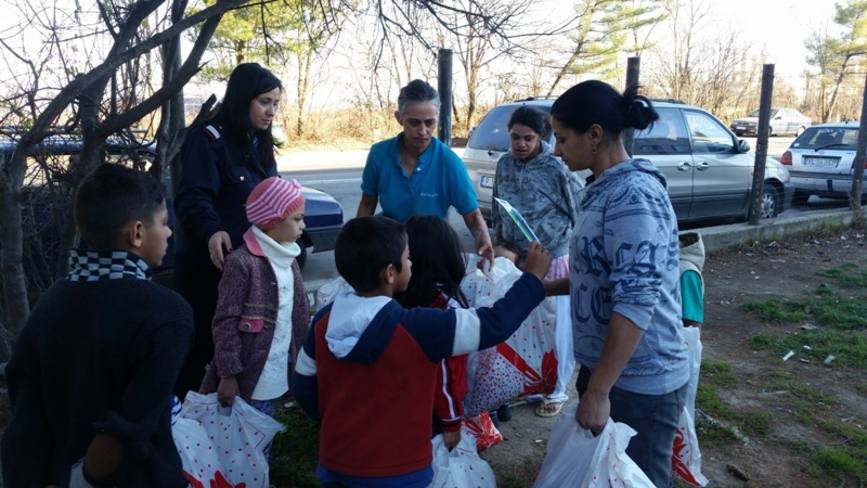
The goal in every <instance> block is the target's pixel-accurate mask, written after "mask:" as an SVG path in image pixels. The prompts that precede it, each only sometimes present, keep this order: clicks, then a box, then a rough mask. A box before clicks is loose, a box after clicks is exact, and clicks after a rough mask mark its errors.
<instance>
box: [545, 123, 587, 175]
mask: <svg viewBox="0 0 867 488" xmlns="http://www.w3.org/2000/svg"><path fill="white" fill-rule="evenodd" d="M551 128H553V129H554V138H555V140H556V141H557V142H556V145H555V146H554V154H555V155H557V156H560V159H562V160H563V162H564V163H565V164H566V166H567V167H568V168H569V169H570V170H571V171H579V170H582V169H587V168H590V167H592V166H593V162H594V158H595V155H594V153H593V141H592V139H591V132H592V130H591V129H592V127H591V129H588V130H587V131H585V132H584V133H579V132H578V131H576V130H575V129H572V128H570V127H566V126H565V125H563V124H561V123H560V121H559V120H557V119H556V118H554V117H551Z"/></svg>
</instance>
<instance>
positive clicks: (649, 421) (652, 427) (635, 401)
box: [576, 366, 687, 488]
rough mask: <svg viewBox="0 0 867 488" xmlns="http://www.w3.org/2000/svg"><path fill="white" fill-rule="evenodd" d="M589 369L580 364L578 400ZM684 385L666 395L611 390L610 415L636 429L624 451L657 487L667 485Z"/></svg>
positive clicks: (585, 383)
mask: <svg viewBox="0 0 867 488" xmlns="http://www.w3.org/2000/svg"><path fill="white" fill-rule="evenodd" d="M589 381H590V370H589V369H587V368H586V367H584V366H581V371H580V372H579V373H578V381H577V382H576V388H577V389H578V401H579V402H580V401H581V395H583V394H584V392H585V391H587V383H588V382H589ZM686 389H687V385H683V386H682V387H680V388H678V389H677V390H675V391H673V392H671V393H667V394H665V395H641V394H638V393H632V392H629V391H626V390H622V389H620V388H617V387H614V388H612V389H611V393H610V395H609V399H610V400H611V418H612V419H613V420H614V421H615V422H623V423H624V424H626V425H628V426H630V427H632V428H633V429H635V431H636V432H638V434H636V436H635V437H633V438H632V439H631V440H630V441H629V447H628V448H626V454H628V455H629V457H630V458H631V459H632V460H633V461H635V464H637V465H638V467H640V468H641V470H642V471H644V474H646V475H647V477H648V478H650V480H651V481H653V484H654V485H655V486H657V488H670V487H671V486H672V483H673V481H672V476H671V454H672V444H673V443H674V434H675V432H676V431H677V421H678V419H679V418H680V413H681V412H682V411H683V407H684V405H685V404H686Z"/></svg>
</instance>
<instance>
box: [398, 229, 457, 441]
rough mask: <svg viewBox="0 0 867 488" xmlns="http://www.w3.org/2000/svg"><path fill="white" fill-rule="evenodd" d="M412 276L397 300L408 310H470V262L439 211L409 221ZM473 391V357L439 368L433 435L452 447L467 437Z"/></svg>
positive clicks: (444, 363)
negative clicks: (466, 287)
mask: <svg viewBox="0 0 867 488" xmlns="http://www.w3.org/2000/svg"><path fill="white" fill-rule="evenodd" d="M406 234H407V237H408V238H409V255H410V257H411V258H412V278H410V280H409V285H408V286H407V288H406V291H404V292H403V293H401V294H399V295H396V296H395V299H397V301H398V302H400V304H401V305H403V306H404V307H406V308H415V307H430V308H441V309H445V310H447V309H450V308H469V307H468V305H467V299H466V297H464V295H463V293H461V280H462V279H463V278H464V274H465V271H466V263H465V262H464V257H463V253H462V252H461V242H460V240H458V235H457V234H456V233H455V231H454V229H452V228H451V226H450V225H449V224H448V222H446V221H445V220H443V219H441V218H439V217H437V216H435V215H424V216H416V217H412V218H410V219H409V220H407V221H406ZM466 395H467V355H466V354H461V355H460V356H453V357H450V358H447V359H443V360H442V361H441V362H440V364H439V367H438V368H437V383H436V390H435V391H434V424H433V430H434V431H433V433H434V434H439V433H442V435H443V443H444V444H445V445H446V447H447V448H448V449H449V450H451V449H452V448H453V447H455V446H456V445H458V442H460V440H461V423H462V421H463V418H464V407H463V402H464V397H465V396H466Z"/></svg>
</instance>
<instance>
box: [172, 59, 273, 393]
mask: <svg viewBox="0 0 867 488" xmlns="http://www.w3.org/2000/svg"><path fill="white" fill-rule="evenodd" d="M282 92H283V86H282V85H281V83H280V80H279V79H277V77H276V76H274V75H273V74H272V73H271V72H270V71H268V70H267V69H265V68H263V67H262V66H260V65H259V64H257V63H244V64H240V65H238V66H237V67H235V69H234V70H233V71H232V74H231V76H230V77H229V84H228V85H227V86H226V95H225V96H224V97H223V101H222V103H221V105H220V108H219V111H218V112H217V115H216V116H215V117H214V118H213V119H211V120H209V121H207V122H204V123H203V124H202V125H200V126H197V127H192V128H191V129H190V131H189V133H188V134H187V139H186V140H185V141H184V146H183V149H182V150H181V159H180V160H181V162H182V164H183V167H182V169H181V177H180V181H179V182H178V186H177V191H176V196H175V214H176V215H177V220H178V225H179V227H180V230H181V232H179V233H178V234H179V236H178V239H177V244H176V246H177V247H176V249H177V250H176V258H175V285H176V288H177V290H178V292H180V293H181V294H182V295H183V296H184V297H185V298H186V299H187V300H188V301H189V302H190V305H192V307H193V315H194V319H195V324H196V331H195V337H194V341H193V346H192V349H191V350H190V354H189V356H188V358H187V362H186V364H185V365H184V368H183V370H182V371H181V374H180V377H179V378H178V381H177V384H176V386H175V392H176V393H177V395H178V396H179V397H180V398H184V396H185V395H186V393H187V391H189V390H198V388H199V384H200V383H201V381H202V377H203V376H204V373H205V369H204V368H205V365H206V364H208V362H209V361H210V360H211V357H212V356H213V352H214V346H213V340H212V337H211V320H212V319H213V316H214V308H215V307H216V303H217V285H218V283H219V281H220V274H221V271H222V269H223V262H224V260H225V257H226V255H227V254H228V253H229V252H231V251H232V249H233V248H235V247H238V246H239V245H241V240H242V236H243V234H244V231H246V230H247V228H248V227H249V226H250V224H249V223H248V222H247V216H246V214H245V212H244V202H246V200H247V197H248V196H249V194H250V192H251V191H252V190H253V187H255V186H256V185H257V184H258V183H259V182H260V181H262V180H264V179H265V178H268V177H270V176H277V165H276V162H275V160H274V139H273V138H272V136H271V122H272V121H273V119H274V115H275V113H276V111H277V106H278V104H279V102H280V98H281V95H282Z"/></svg>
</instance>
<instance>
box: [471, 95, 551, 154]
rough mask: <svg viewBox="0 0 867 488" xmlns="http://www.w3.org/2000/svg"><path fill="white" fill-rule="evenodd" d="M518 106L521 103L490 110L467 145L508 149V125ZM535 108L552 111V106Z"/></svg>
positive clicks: (534, 106) (486, 148)
mask: <svg viewBox="0 0 867 488" xmlns="http://www.w3.org/2000/svg"><path fill="white" fill-rule="evenodd" d="M518 107H520V105H500V106H499V107H495V108H494V109H492V110H491V111H490V112H488V114H487V115H485V118H484V119H482V121H481V122H480V123H479V126H478V127H476V128H475V130H473V134H472V135H471V136H470V140H469V141H467V146H468V147H470V148H472V149H484V150H494V151H508V150H509V148H510V147H511V144H510V143H509V128H508V127H507V126H508V125H509V118H511V117H512V112H514V111H515V110H516V109H517V108H518ZM533 108H535V109H538V110H541V111H543V112H545V113H549V112H551V107H550V106H545V105H533Z"/></svg>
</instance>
